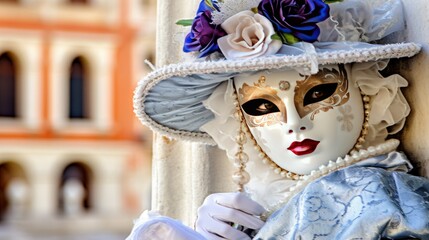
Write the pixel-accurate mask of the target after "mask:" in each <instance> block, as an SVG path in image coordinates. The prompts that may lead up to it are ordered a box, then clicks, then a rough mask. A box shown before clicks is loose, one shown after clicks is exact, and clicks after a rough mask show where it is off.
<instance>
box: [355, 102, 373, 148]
mask: <svg viewBox="0 0 429 240" xmlns="http://www.w3.org/2000/svg"><path fill="white" fill-rule="evenodd" d="M362 100H363V106H364V116H365V117H364V121H363V125H362V131H361V134H360V137H359V138H358V140H357V142H356V144H355V146H354V150H357V151H358V150H359V149H362V147H363V146H364V145H363V144H364V143H365V138H366V135H368V128H369V113H370V112H371V104H370V101H371V98H370V96H368V95H364V94H363V97H362Z"/></svg>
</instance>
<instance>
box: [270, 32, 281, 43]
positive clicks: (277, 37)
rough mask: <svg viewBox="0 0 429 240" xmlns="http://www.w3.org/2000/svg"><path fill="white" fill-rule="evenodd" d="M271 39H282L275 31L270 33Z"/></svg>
mask: <svg viewBox="0 0 429 240" xmlns="http://www.w3.org/2000/svg"><path fill="white" fill-rule="evenodd" d="M271 39H273V40H279V41H282V39H281V37H280V36H279V35H278V34H277V33H274V34H273V35H271ZM282 42H283V41H282Z"/></svg>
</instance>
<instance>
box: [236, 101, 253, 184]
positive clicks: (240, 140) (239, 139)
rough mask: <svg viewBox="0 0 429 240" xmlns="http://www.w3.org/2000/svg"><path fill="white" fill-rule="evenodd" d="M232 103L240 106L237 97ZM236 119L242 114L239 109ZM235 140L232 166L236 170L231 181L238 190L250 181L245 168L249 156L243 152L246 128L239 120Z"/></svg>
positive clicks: (241, 116) (237, 106) (240, 117)
mask: <svg viewBox="0 0 429 240" xmlns="http://www.w3.org/2000/svg"><path fill="white" fill-rule="evenodd" d="M234 105H235V107H236V108H238V109H239V108H240V104H239V103H238V100H237V98H235V101H234ZM235 117H236V118H237V119H242V118H243V114H242V113H241V111H236V116H235ZM235 142H236V143H237V145H238V151H237V153H236V154H235V156H234V166H235V167H236V169H237V170H236V171H235V172H234V174H233V175H232V181H233V182H234V183H235V184H236V185H237V190H238V191H239V192H243V191H244V185H245V184H246V183H248V182H249V181H250V175H249V173H248V172H247V171H246V170H245V169H246V164H247V162H248V161H249V156H248V155H247V154H246V153H245V152H244V144H246V142H247V139H246V128H245V127H244V126H243V124H242V123H241V122H240V127H239V128H238V131H237V136H236V138H235Z"/></svg>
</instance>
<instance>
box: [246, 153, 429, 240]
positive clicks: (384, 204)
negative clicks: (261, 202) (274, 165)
mask: <svg viewBox="0 0 429 240" xmlns="http://www.w3.org/2000/svg"><path fill="white" fill-rule="evenodd" d="M378 158H379V159H369V160H368V161H363V162H361V163H360V164H355V165H353V166H350V167H348V168H344V169H340V170H338V171H335V172H333V173H331V174H329V175H326V176H324V177H322V178H320V179H317V180H316V181H314V182H312V183H310V184H309V185H307V186H306V188H305V189H304V190H303V191H302V192H300V193H298V194H297V195H295V196H294V197H293V198H292V199H291V200H290V201H289V202H288V203H286V204H285V205H284V206H283V207H282V208H281V209H280V210H279V211H277V212H276V213H274V214H273V215H271V217H270V218H269V219H268V220H267V222H266V223H265V225H264V227H263V228H262V229H261V230H260V231H259V233H258V235H257V236H256V237H255V238H254V239H321V240H322V239H368V240H371V239H374V240H375V239H383V238H388V239H405V238H406V239H408V238H410V237H411V238H417V239H428V238H429V228H427V226H429V218H428V216H429V180H428V179H425V178H423V177H416V176H412V175H409V174H407V173H405V172H398V171H390V170H391V169H389V168H396V167H398V165H401V162H402V164H403V166H402V168H403V169H406V168H408V166H409V162H408V161H407V160H406V159H405V158H404V156H403V155H402V154H399V153H397V152H392V153H390V154H388V155H387V156H379V157H378ZM380 158H381V159H380ZM380 160H382V161H381V162H384V163H383V164H380ZM374 163H376V165H374ZM381 165H384V167H386V169H384V168H381Z"/></svg>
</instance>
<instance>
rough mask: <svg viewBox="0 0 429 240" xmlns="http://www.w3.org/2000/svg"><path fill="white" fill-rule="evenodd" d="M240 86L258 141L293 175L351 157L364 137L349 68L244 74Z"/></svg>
mask: <svg viewBox="0 0 429 240" xmlns="http://www.w3.org/2000/svg"><path fill="white" fill-rule="evenodd" d="M234 84H235V87H236V91H237V94H238V100H239V103H240V105H241V108H242V111H243V113H244V117H245V120H246V123H247V125H248V126H249V129H250V132H251V133H252V135H253V136H254V138H255V140H256V142H257V143H258V145H259V146H260V147H261V149H262V150H263V151H264V152H265V153H266V154H267V155H268V156H269V157H270V158H271V160H272V161H273V162H275V163H276V164H277V165H278V166H280V167H281V168H283V169H285V170H287V171H290V172H293V173H297V174H309V173H310V172H311V171H312V170H315V169H318V168H319V166H321V165H324V164H327V163H328V162H329V161H330V160H333V161H335V160H336V159H337V158H338V157H340V156H344V155H346V154H347V153H348V152H349V151H350V150H351V149H352V148H353V147H354V145H355V143H356V141H357V139H358V137H359V135H360V132H361V129H362V124H363V120H364V107H363V103H362V97H361V95H360V91H359V89H358V88H357V87H356V86H354V84H352V82H351V81H350V80H349V79H348V77H347V73H346V70H345V69H344V66H343V65H339V66H324V67H321V68H320V69H319V72H318V73H317V74H315V75H311V76H303V75H300V74H299V73H298V72H297V71H294V70H272V71H266V72H257V73H253V74H241V75H238V76H236V77H235V79H234Z"/></svg>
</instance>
